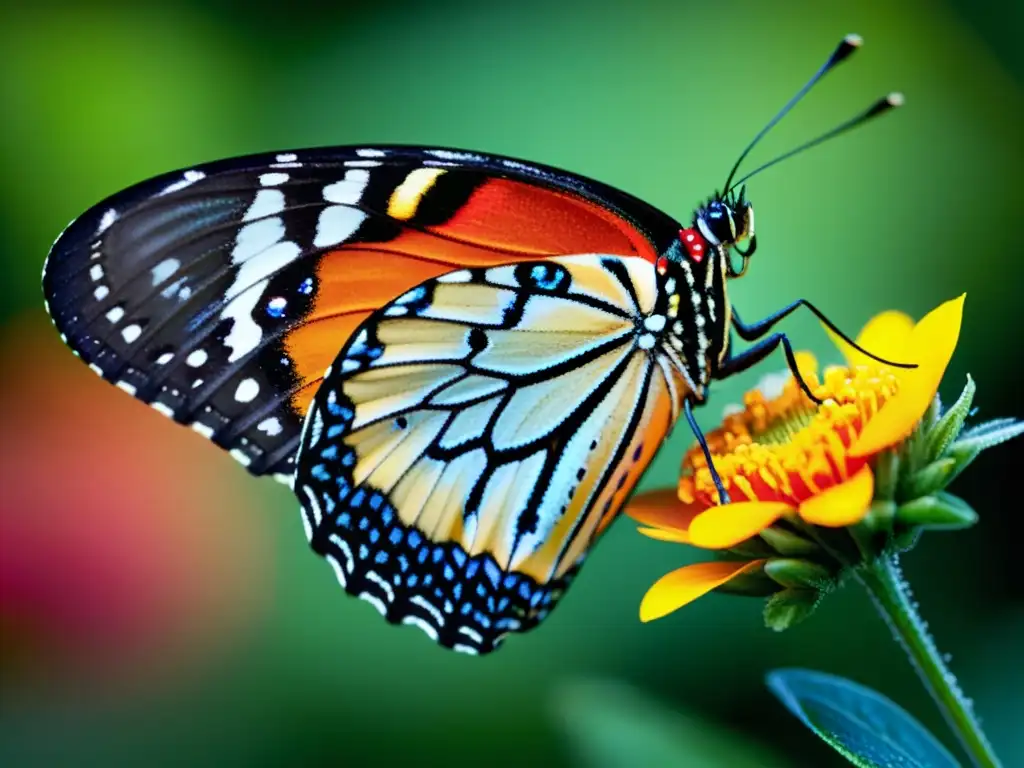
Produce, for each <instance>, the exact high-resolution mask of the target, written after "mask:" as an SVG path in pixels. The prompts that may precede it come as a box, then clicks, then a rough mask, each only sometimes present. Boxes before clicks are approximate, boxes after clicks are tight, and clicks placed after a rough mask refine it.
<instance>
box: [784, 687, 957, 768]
mask: <svg viewBox="0 0 1024 768" xmlns="http://www.w3.org/2000/svg"><path fill="white" fill-rule="evenodd" d="M767 683H768V688H769V689H770V690H771V691H772V693H774V694H775V695H776V696H777V697H778V698H779V700H780V701H781V702H782V703H783V704H784V705H785V706H786V708H787V709H788V710H789V711H790V712H792V713H793V714H794V715H796V716H797V717H798V718H800V720H801V721H802V722H803V724H804V725H806V726H807V727H808V728H810V729H811V730H812V731H814V732H815V733H816V734H818V736H820V737H821V738H822V739H823V740H824V741H825V742H826V743H827V744H828V745H829V746H830V747H832V748H833V749H834V750H836V751H837V752H838V753H839V754H841V755H842V756H843V757H845V758H846V759H847V760H849V761H850V762H851V763H853V764H854V765H857V766H860V767H861V768H958V766H959V764H958V763H957V762H956V760H954V759H953V756H952V755H951V754H950V753H949V751H948V750H947V749H946V748H945V747H944V746H942V744H940V743H939V741H938V740H937V739H936V738H935V737H934V736H932V735H931V734H930V733H929V732H928V731H927V730H925V728H924V726H923V725H921V724H920V723H919V722H918V721H917V720H915V719H914V718H913V717H912V716H911V715H909V714H908V713H907V712H906V711H905V710H903V709H901V708H900V707H898V706H897V705H896V704H894V703H893V702H892V701H890V700H889V699H887V698H886V697H885V696H882V694H880V693H878V692H876V691H873V690H871V689H870V688H865V687H864V686H862V685H858V684H857V683H854V682H851V681H850V680H846V679H844V678H842V677H836V676H835V675H827V674H824V673H822V672H814V671H812V670H809V669H779V670H775V671H774V672H772V673H770V674H769V675H768V677H767Z"/></svg>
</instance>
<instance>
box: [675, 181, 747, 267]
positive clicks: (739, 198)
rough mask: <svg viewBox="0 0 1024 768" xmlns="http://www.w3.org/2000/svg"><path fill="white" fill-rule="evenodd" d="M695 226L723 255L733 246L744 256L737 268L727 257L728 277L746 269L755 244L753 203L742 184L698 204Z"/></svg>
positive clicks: (709, 243)
mask: <svg viewBox="0 0 1024 768" xmlns="http://www.w3.org/2000/svg"><path fill="white" fill-rule="evenodd" d="M694 229H696V230H698V231H699V232H700V234H701V237H703V239H704V240H705V241H707V243H708V245H710V246H711V247H712V248H714V249H715V250H716V251H718V252H720V253H721V254H723V256H725V255H727V253H728V251H729V249H731V248H736V250H737V252H738V253H739V254H740V256H742V257H743V262H742V264H741V265H740V268H739V269H736V268H735V267H734V266H733V265H732V263H731V261H729V260H727V261H726V263H727V265H728V274H729V277H740V276H741V275H742V274H743V273H744V272H746V271H747V262H748V260H749V259H750V256H751V255H752V254H753V253H754V249H755V248H756V247H757V240H756V239H755V237H754V206H753V205H751V203H750V202H749V201H748V200H747V199H746V196H745V190H744V189H742V188H741V189H740V191H739V193H738V194H733V193H728V194H725V195H718V194H716V195H715V196H714V197H712V198H711V199H710V200H709V201H708V202H707V203H706V204H705V205H703V206H701V207H700V208H698V209H697V212H696V214H694ZM747 240H749V241H750V245H749V246H747V248H746V250H741V249H740V248H739V244H740V243H743V242H744V241H747ZM684 245H686V243H685V242H684Z"/></svg>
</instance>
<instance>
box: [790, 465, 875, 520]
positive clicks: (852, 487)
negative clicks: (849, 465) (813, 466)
mask: <svg viewBox="0 0 1024 768" xmlns="http://www.w3.org/2000/svg"><path fill="white" fill-rule="evenodd" d="M874 494H875V476H874V475H873V474H871V468H870V467H868V466H867V465H865V466H864V467H863V468H862V469H861V470H860V471H859V472H857V474H855V475H854V476H853V477H851V478H850V479H849V480H846V481H844V482H842V483H840V484H839V485H834V486H832V487H831V488H828V489H826V490H824V491H822V492H821V493H819V494H817V495H815V496H812V497H811V498H809V499H808V500H807V501H805V502H804V503H803V504H801V505H800V517H802V518H803V519H804V520H805V521H806V522H808V523H810V524H811V525H821V526H824V527H826V528H842V527H843V526H847V525H853V524H854V523H859V522H860V521H861V519H863V517H864V515H865V514H867V511H868V508H869V507H870V506H871V499H872V498H873V496H874Z"/></svg>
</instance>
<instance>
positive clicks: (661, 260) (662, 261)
mask: <svg viewBox="0 0 1024 768" xmlns="http://www.w3.org/2000/svg"><path fill="white" fill-rule="evenodd" d="M654 268H655V269H656V270H657V271H658V274H659V275H664V274H665V273H666V272H668V259H666V258H665V257H664V256H659V257H658V261H657V262H655V264H654Z"/></svg>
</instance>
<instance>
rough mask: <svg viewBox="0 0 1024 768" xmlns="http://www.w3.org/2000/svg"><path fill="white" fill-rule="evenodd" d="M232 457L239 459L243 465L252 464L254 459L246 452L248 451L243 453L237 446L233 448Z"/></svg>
mask: <svg viewBox="0 0 1024 768" xmlns="http://www.w3.org/2000/svg"><path fill="white" fill-rule="evenodd" d="M231 458H233V459H234V460H235V461H237V462H238V463H239V464H241V465H242V466H243V467H248V466H249V465H250V464H252V459H251V458H249V455H248V454H246V453H243V452H242V451H240V450H238V449H237V448H232V449H231Z"/></svg>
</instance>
